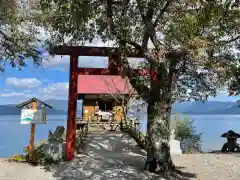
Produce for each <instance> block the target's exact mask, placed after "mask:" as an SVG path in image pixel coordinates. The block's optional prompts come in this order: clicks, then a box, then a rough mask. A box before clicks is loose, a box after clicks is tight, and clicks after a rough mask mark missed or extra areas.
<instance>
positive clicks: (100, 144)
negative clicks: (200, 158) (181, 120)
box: [50, 131, 195, 180]
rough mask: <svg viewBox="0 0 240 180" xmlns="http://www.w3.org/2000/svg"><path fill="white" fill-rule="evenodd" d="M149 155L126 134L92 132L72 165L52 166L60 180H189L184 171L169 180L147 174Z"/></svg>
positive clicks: (188, 174)
mask: <svg viewBox="0 0 240 180" xmlns="http://www.w3.org/2000/svg"><path fill="white" fill-rule="evenodd" d="M145 157H146V152H145V151H143V150H141V148H140V147H138V145H137V143H136V142H135V141H134V140H133V139H132V138H131V137H129V135H128V134H126V133H122V132H107V131H106V132H91V133H90V134H89V135H88V137H86V138H85V139H84V142H83V144H82V147H81V149H80V150H79V154H78V155H76V157H75V160H74V161H72V162H64V163H61V164H59V165H53V166H51V167H50V171H52V172H53V176H54V177H55V178H56V179H57V180H85V179H88V180H108V179H111V180H147V179H148V180H155V179H156V180H161V179H169V180H171V179H172V180H189V179H191V178H193V177H195V175H194V174H190V173H185V172H184V173H183V172H182V171H181V170H180V169H181V168H178V170H177V171H176V172H175V173H172V174H170V175H169V176H168V177H165V178H164V177H162V176H159V175H157V174H153V173H144V171H143V165H144V161H145Z"/></svg>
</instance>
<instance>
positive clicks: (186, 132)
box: [171, 116, 202, 153]
mask: <svg viewBox="0 0 240 180" xmlns="http://www.w3.org/2000/svg"><path fill="white" fill-rule="evenodd" d="M171 129H174V130H175V139H176V140H179V141H180V142H181V149H182V151H183V153H195V152H200V151H201V145H200V142H201V135H202V134H201V133H200V134H198V133H197V132H196V127H195V126H194V120H191V119H189V118H187V117H184V118H183V119H181V118H180V116H176V117H175V119H174V120H173V122H172V127H171Z"/></svg>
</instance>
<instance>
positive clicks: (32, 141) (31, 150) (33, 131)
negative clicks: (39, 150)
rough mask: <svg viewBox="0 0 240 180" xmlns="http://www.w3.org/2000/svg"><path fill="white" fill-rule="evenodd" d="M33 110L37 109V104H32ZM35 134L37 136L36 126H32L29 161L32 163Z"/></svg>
mask: <svg viewBox="0 0 240 180" xmlns="http://www.w3.org/2000/svg"><path fill="white" fill-rule="evenodd" d="M32 109H33V110H36V109H37V103H36V102H32ZM34 134H35V124H31V134H30V145H29V161H32V158H33V150H34Z"/></svg>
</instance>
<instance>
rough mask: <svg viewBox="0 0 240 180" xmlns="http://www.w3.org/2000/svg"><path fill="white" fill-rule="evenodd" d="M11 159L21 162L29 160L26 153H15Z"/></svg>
mask: <svg viewBox="0 0 240 180" xmlns="http://www.w3.org/2000/svg"><path fill="white" fill-rule="evenodd" d="M9 161H13V162H19V163H23V162H27V159H26V157H25V156H24V155H21V154H14V155H13V156H12V157H11V158H10V159H9Z"/></svg>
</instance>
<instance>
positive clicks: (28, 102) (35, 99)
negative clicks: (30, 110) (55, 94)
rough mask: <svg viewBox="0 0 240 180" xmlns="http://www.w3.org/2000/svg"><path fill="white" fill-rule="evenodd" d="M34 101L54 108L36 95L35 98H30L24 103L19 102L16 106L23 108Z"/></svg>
mask: <svg viewBox="0 0 240 180" xmlns="http://www.w3.org/2000/svg"><path fill="white" fill-rule="evenodd" d="M32 102H39V103H41V104H43V105H45V106H46V107H48V108H50V109H52V106H50V105H48V104H46V103H44V102H43V101H40V100H39V99H37V98H35V97H34V98H31V99H29V100H28V101H25V102H23V103H21V104H18V105H17V106H16V107H18V108H22V107H24V106H27V105H28V104H30V103H32Z"/></svg>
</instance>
